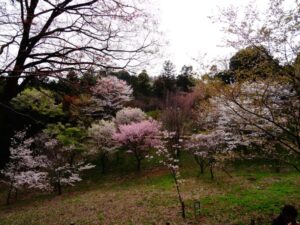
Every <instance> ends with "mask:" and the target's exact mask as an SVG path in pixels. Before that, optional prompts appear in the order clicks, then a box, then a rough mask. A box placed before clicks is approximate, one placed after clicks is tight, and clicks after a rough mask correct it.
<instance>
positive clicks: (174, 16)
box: [149, 0, 268, 75]
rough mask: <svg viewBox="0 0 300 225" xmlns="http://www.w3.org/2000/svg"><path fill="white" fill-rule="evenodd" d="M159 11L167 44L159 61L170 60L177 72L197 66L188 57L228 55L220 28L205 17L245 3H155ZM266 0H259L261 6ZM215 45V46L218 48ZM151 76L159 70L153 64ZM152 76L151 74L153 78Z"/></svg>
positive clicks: (197, 0) (216, 0)
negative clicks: (182, 68)
mask: <svg viewBox="0 0 300 225" xmlns="http://www.w3.org/2000/svg"><path fill="white" fill-rule="evenodd" d="M156 1H157V3H156V4H157V7H158V8H159V11H160V13H159V14H160V15H159V16H160V19H159V23H160V27H161V29H162V31H163V32H164V38H165V39H166V40H167V41H168V42H169V45H168V46H167V47H166V49H165V56H164V58H163V59H162V61H164V60H165V59H170V60H171V61H172V62H173V63H175V65H176V66H177V70H178V71H179V70H180V68H181V67H182V66H183V65H193V66H194V68H195V69H197V67H198V65H197V64H196V63H195V61H194V60H192V58H197V57H198V56H199V55H200V56H201V55H204V54H207V57H206V58H205V61H210V60H211V59H213V58H216V57H223V56H230V55H232V53H233V52H234V50H233V49H228V48H224V47H220V46H221V45H224V41H222V39H223V38H224V34H223V33H222V32H221V31H220V25H218V24H213V23H212V21H211V20H210V19H209V18H208V16H212V15H217V14H218V12H219V8H224V7H228V6H230V5H233V6H238V7H239V6H241V7H242V8H243V6H245V5H247V4H248V3H249V0H223V1H222V0H156ZM267 1H268V0H259V4H262V5H265V4H266V3H267ZM218 46H219V47H218ZM155 67H158V68H155V70H154V71H149V72H151V73H152V74H153V73H156V74H157V73H159V72H160V71H161V65H159V64H156V66H155ZM156 74H153V75H156Z"/></svg>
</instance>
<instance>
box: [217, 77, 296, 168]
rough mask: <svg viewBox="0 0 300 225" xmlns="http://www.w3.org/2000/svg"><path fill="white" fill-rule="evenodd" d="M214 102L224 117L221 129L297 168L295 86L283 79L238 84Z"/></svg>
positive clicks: (265, 153) (269, 155)
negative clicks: (295, 162)
mask: <svg viewBox="0 0 300 225" xmlns="http://www.w3.org/2000/svg"><path fill="white" fill-rule="evenodd" d="M212 103H213V104H214V105H215V106H216V107H217V108H218V110H219V113H220V115H221V117H220V119H219V124H218V126H219V128H220V129H223V130H224V131H225V132H227V133H231V136H232V137H234V138H235V143H236V144H239V145H245V146H251V145H252V146H253V145H254V146H259V147H260V149H261V151H260V155H263V156H265V157H266V156H267V157H268V158H269V159H272V158H273V159H277V160H279V161H281V162H283V163H287V164H290V165H292V166H294V167H295V168H297V167H296V165H295V164H294V163H293V161H295V160H299V155H300V150H299V149H300V142H299V140H300V137H299V132H298V131H299V127H300V124H299V121H300V120H299V111H300V102H299V98H298V95H297V92H296V90H294V89H293V86H292V85H290V84H289V83H288V82H286V81H280V80H277V81H264V82H253V83H249V82H246V83H243V84H236V85H234V86H232V88H230V89H229V91H228V93H226V94H224V95H221V96H220V97H215V98H214V99H212ZM261 153H263V154H261ZM297 169H298V168H297ZM298 170H299V169H298Z"/></svg>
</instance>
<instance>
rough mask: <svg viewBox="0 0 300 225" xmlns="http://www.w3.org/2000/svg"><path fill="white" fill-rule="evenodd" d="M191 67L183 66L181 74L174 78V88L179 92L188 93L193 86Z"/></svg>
mask: <svg viewBox="0 0 300 225" xmlns="http://www.w3.org/2000/svg"><path fill="white" fill-rule="evenodd" d="M193 75H194V72H193V67H192V66H183V67H182V69H181V73H180V74H179V75H178V76H177V78H176V86H177V88H178V89H179V90H180V91H184V92H189V91H191V88H192V87H193V86H195V84H194V79H193Z"/></svg>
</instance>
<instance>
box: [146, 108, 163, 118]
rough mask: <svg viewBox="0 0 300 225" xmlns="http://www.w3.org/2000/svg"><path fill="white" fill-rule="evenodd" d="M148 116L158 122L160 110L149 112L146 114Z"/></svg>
mask: <svg viewBox="0 0 300 225" xmlns="http://www.w3.org/2000/svg"><path fill="white" fill-rule="evenodd" d="M146 114H147V115H148V116H150V117H151V118H153V119H155V120H158V119H159V116H160V114H161V111H160V110H153V111H149V112H147V113H146Z"/></svg>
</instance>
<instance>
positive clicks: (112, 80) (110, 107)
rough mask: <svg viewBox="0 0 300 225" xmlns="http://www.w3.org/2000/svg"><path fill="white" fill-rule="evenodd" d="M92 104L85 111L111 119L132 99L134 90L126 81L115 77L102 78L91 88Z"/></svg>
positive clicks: (94, 115)
mask: <svg viewBox="0 0 300 225" xmlns="http://www.w3.org/2000/svg"><path fill="white" fill-rule="evenodd" d="M91 92H92V97H91V104H90V105H89V106H88V107H86V108H85V109H84V111H85V112H86V113H87V114H89V115H91V116H93V117H100V118H111V117H112V116H114V115H115V113H116V112H117V111H118V110H120V109H122V108H123V107H124V104H125V103H127V102H129V101H130V100H131V97H132V89H131V87H130V86H129V85H128V84H127V83H126V81H123V80H120V79H118V78H117V77H115V76H108V77H102V78H101V79H98V80H97V83H96V84H95V86H93V87H92V88H91Z"/></svg>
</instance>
